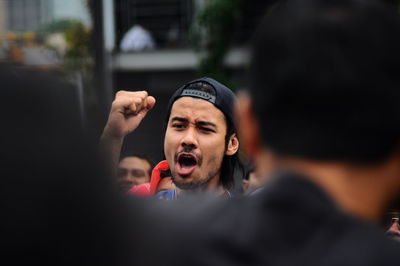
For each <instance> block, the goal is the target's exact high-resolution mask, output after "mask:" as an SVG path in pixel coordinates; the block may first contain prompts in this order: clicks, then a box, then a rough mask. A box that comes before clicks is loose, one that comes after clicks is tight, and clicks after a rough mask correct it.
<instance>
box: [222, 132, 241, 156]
mask: <svg viewBox="0 0 400 266" xmlns="http://www.w3.org/2000/svg"><path fill="white" fill-rule="evenodd" d="M238 149H239V139H238V137H237V136H236V133H234V134H232V135H231V136H230V138H229V141H228V147H227V149H226V152H225V154H226V155H228V156H230V155H234V154H235V153H236V152H237V151H238Z"/></svg>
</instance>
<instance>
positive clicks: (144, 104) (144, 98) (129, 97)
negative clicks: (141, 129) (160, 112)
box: [100, 91, 156, 174]
mask: <svg viewBox="0 0 400 266" xmlns="http://www.w3.org/2000/svg"><path fill="white" fill-rule="evenodd" d="M155 102H156V99H155V98H154V97H152V96H149V95H148V93H147V92H146V91H118V92H117V93H116V95H115V99H114V101H113V103H112V106H111V111H110V114H109V116H108V121H107V124H106V126H105V127H104V130H103V133H102V135H101V138H100V145H101V150H102V152H103V153H104V156H105V159H106V161H107V162H108V163H109V167H110V170H111V171H112V174H114V173H115V171H116V169H117V165H118V159H119V155H120V152H121V147H122V143H123V140H124V138H125V136H126V135H128V134H129V133H131V132H133V131H134V130H135V129H136V128H137V127H138V126H139V125H140V123H141V121H142V119H143V118H144V117H145V116H146V114H147V112H148V111H149V110H150V109H151V108H153V106H154V104H155Z"/></svg>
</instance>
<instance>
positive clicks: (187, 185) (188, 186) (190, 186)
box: [171, 158, 221, 190]
mask: <svg viewBox="0 0 400 266" xmlns="http://www.w3.org/2000/svg"><path fill="white" fill-rule="evenodd" d="M214 159H215V158H211V159H210V161H213V160H214ZM220 171H221V166H220V167H219V168H217V169H213V170H212V171H210V172H208V174H207V176H206V178H202V179H200V180H197V181H191V182H180V181H178V180H177V179H176V176H177V173H175V171H172V170H171V179H172V182H174V184H175V186H177V187H178V188H180V189H182V190H196V189H199V188H201V187H203V186H205V185H206V184H208V182H210V180H212V179H213V178H214V177H215V176H216V175H218V174H219V173H220ZM188 177H189V176H188ZM181 178H182V179H185V178H187V177H181Z"/></svg>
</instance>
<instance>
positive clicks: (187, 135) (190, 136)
mask: <svg viewBox="0 0 400 266" xmlns="http://www.w3.org/2000/svg"><path fill="white" fill-rule="evenodd" d="M181 146H182V147H184V148H188V147H190V148H191V149H196V148H197V146H198V143H197V136H196V131H195V129H193V128H192V127H189V128H188V129H187V130H185V132H184V136H183V137H182V139H181Z"/></svg>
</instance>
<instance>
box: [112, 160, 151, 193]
mask: <svg viewBox="0 0 400 266" xmlns="http://www.w3.org/2000/svg"><path fill="white" fill-rule="evenodd" d="M151 169H152V165H151V162H150V161H149V159H147V158H146V157H145V156H143V155H139V154H136V153H132V152H124V153H123V154H122V155H121V157H120V160H119V163H118V168H117V186H118V188H119V190H120V191H121V192H122V193H127V192H128V191H129V190H130V189H131V188H132V187H134V186H136V185H140V184H144V183H149V182H150V175H151Z"/></svg>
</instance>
